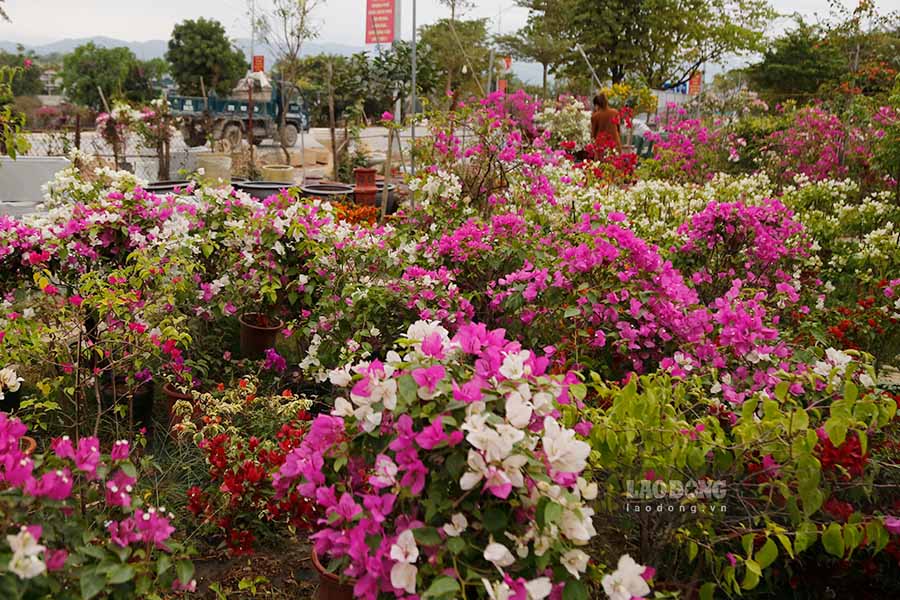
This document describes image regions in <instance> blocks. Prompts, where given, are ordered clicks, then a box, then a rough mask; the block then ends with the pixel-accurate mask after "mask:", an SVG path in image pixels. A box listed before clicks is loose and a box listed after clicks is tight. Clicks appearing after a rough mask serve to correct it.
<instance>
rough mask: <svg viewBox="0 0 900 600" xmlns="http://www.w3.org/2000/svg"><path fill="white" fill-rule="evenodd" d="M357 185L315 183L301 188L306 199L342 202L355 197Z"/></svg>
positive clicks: (301, 192)
mask: <svg viewBox="0 0 900 600" xmlns="http://www.w3.org/2000/svg"><path fill="white" fill-rule="evenodd" d="M354 190H356V186H355V185H347V184H345V183H314V184H311V185H304V186H303V187H301V188H300V195H302V196H303V197H304V198H322V199H323V200H341V199H343V198H347V197H351V196H353V192H354Z"/></svg>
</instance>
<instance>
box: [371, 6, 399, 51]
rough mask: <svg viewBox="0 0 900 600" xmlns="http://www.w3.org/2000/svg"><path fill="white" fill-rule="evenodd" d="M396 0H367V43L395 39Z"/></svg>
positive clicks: (384, 42) (383, 42) (385, 41)
mask: <svg viewBox="0 0 900 600" xmlns="http://www.w3.org/2000/svg"><path fill="white" fill-rule="evenodd" d="M394 3H395V0H366V43H367V44H390V43H391V42H393V41H394V10H395V6H394Z"/></svg>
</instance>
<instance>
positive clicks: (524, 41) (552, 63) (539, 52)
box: [496, 13, 569, 97]
mask: <svg viewBox="0 0 900 600" xmlns="http://www.w3.org/2000/svg"><path fill="white" fill-rule="evenodd" d="M545 23H546V20H545V17H544V16H543V15H540V14H538V13H532V15H531V17H529V19H528V23H527V24H526V25H525V26H524V27H522V28H521V29H519V30H518V31H517V32H515V33H514V34H511V35H501V36H497V40H496V41H497V44H499V46H500V47H501V48H502V49H503V51H504V52H508V53H509V54H510V55H512V57H513V58H516V59H519V60H529V61H533V62H536V63H538V64H539V65H541V67H543V79H542V86H541V89H542V92H541V93H542V95H543V96H544V97H546V96H547V74H548V72H549V71H550V70H551V69H554V68H555V67H557V66H558V65H559V64H560V63H561V62H562V61H563V59H564V57H565V56H566V52H567V50H568V49H569V46H568V44H567V43H566V42H565V41H564V40H562V39H560V38H558V37H556V36H554V35H553V34H552V33H551V32H550V31H548V28H547V26H546V25H545Z"/></svg>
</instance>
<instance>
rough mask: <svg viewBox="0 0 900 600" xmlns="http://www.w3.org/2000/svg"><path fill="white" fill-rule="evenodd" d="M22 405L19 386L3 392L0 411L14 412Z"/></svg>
mask: <svg viewBox="0 0 900 600" xmlns="http://www.w3.org/2000/svg"><path fill="white" fill-rule="evenodd" d="M21 405H22V389H21V388H19V389H18V390H16V391H15V392H10V391H6V392H3V400H0V411H2V412H5V413H14V412H16V411H17V410H19V407H20V406H21Z"/></svg>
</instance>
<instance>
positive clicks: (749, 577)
mask: <svg viewBox="0 0 900 600" xmlns="http://www.w3.org/2000/svg"><path fill="white" fill-rule="evenodd" d="M744 565H745V566H746V567H747V572H746V573H744V581H743V582H742V583H741V587H742V588H744V589H745V590H752V589H753V588H755V587H756V586H757V585H759V577H760V575H762V569H760V568H759V565H758V564H756V561H753V560H747V561H745V562H744Z"/></svg>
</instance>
